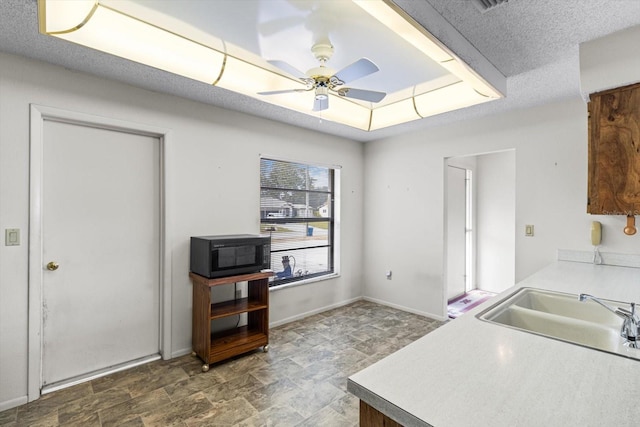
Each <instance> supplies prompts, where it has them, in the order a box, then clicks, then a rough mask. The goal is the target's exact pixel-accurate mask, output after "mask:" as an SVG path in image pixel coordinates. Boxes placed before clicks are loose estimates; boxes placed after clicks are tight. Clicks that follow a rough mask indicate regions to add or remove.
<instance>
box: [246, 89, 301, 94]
mask: <svg viewBox="0 0 640 427" xmlns="http://www.w3.org/2000/svg"><path fill="white" fill-rule="evenodd" d="M293 92H306V90H305V89H284V90H271V91H267V92H258V95H278V94H281V93H293Z"/></svg>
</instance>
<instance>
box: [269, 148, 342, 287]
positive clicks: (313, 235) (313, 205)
mask: <svg viewBox="0 0 640 427" xmlns="http://www.w3.org/2000/svg"><path fill="white" fill-rule="evenodd" d="M335 176H336V171H335V169H332V168H329V167H326V166H315V165H307V164H302V163H293V162H287V161H282V160H274V159H266V158H262V159H260V232H261V233H262V234H269V235H271V268H272V269H273V271H274V272H275V273H276V274H275V276H274V277H273V281H272V282H271V286H278V285H283V284H285V283H291V282H295V281H300V280H304V279H309V278H312V277H318V276H323V275H327V274H332V273H333V272H334V265H335V264H334V258H333V257H334V239H335V230H334V218H335V213H334V206H335V193H334V185H335V180H336V179H335Z"/></svg>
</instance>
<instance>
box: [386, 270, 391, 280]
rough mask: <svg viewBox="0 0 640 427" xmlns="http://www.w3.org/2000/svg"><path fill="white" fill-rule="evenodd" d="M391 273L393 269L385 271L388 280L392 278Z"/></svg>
mask: <svg viewBox="0 0 640 427" xmlns="http://www.w3.org/2000/svg"><path fill="white" fill-rule="evenodd" d="M391 274H392V273H391V270H387V271H386V272H385V276H387V280H391Z"/></svg>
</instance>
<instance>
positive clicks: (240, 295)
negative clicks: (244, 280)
mask: <svg viewBox="0 0 640 427" xmlns="http://www.w3.org/2000/svg"><path fill="white" fill-rule="evenodd" d="M240 298H242V289H236V299H240Z"/></svg>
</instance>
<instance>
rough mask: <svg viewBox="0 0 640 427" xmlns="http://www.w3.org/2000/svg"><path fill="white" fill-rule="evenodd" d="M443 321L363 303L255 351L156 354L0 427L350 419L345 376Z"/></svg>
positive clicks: (275, 335) (8, 415) (1, 419)
mask: <svg viewBox="0 0 640 427" xmlns="http://www.w3.org/2000/svg"><path fill="white" fill-rule="evenodd" d="M440 325H442V322H439V321H436V320H432V319H429V318H426V317H422V316H418V315H415V314H411V313H407V312H404V311H400V310H396V309H393V308H390V307H387V306H383V305H378V304H375V303H372V302H368V301H358V302H355V303H352V304H349V305H347V306H344V307H340V308H337V309H333V310H330V311H327V312H324V313H320V314H317V315H314V316H311V317H308V318H305V319H302V320H299V321H296V322H292V323H288V324H286V325H282V326H279V327H276V328H273V329H271V330H270V338H269V352H268V353H263V352H262V351H260V350H257V351H254V352H251V353H247V354H245V355H244V356H241V357H237V358H235V359H232V360H229V361H226V362H221V363H218V364H215V365H211V369H210V370H209V372H202V371H201V366H202V362H201V361H200V359H198V358H197V357H192V356H182V357H179V358H176V359H172V360H168V361H162V360H160V361H156V362H152V363H149V364H146V365H142V366H138V367H136V368H132V369H130V370H127V371H123V372H119V373H116V374H112V375H109V376H106V377H103V378H98V379H95V380H93V381H90V382H87V383H83V384H80V385H77V386H74V387H71V388H68V389H65V390H61V391H57V392H54V393H51V394H47V395H44V396H43V397H41V398H40V399H39V400H36V401H34V402H31V403H29V404H26V405H22V406H19V407H17V408H13V409H9V410H7V411H4V412H0V426H83V427H84V426H120V427H122V426H181V427H185V426H276V425H279V426H331V427H338V426H349V427H351V426H357V425H358V399H357V398H355V397H354V396H353V395H352V394H350V393H349V392H347V390H346V387H347V377H349V376H350V375H352V374H354V373H356V372H358V371H360V370H361V369H364V368H365V367H367V366H369V365H371V364H372V363H374V362H376V361H378V360H380V359H382V358H383V357H385V356H387V355H389V354H391V353H393V352H394V351H396V350H398V349H400V348H402V347H404V346H406V345H407V344H409V343H411V342H413V341H415V340H416V339H418V338H420V337H422V336H424V335H425V334H427V333H429V332H431V331H433V330H434V329H436V328H437V327H439V326H440Z"/></svg>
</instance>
